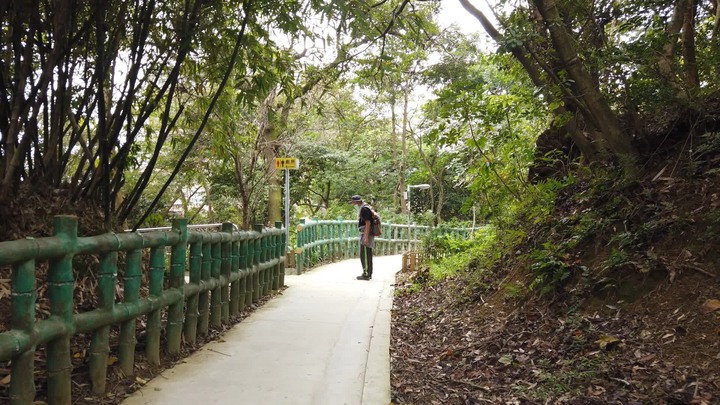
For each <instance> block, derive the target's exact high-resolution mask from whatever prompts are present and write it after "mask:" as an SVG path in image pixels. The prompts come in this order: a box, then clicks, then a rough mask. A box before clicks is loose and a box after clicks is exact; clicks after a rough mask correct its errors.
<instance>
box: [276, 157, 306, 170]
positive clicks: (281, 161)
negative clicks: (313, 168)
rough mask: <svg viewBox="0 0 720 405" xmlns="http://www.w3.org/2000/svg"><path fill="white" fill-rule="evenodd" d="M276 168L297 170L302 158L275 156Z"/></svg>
mask: <svg viewBox="0 0 720 405" xmlns="http://www.w3.org/2000/svg"><path fill="white" fill-rule="evenodd" d="M275 168H276V169H290V170H297V169H299V168H300V160H298V159H297V158H293V157H282V158H275Z"/></svg>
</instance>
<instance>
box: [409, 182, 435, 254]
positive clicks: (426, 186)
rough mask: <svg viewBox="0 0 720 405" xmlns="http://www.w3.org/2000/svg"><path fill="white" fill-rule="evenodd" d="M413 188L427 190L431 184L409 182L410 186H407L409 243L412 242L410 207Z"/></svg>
mask: <svg viewBox="0 0 720 405" xmlns="http://www.w3.org/2000/svg"><path fill="white" fill-rule="evenodd" d="M411 188H417V189H419V190H427V189H429V188H430V185H429V184H415V185H412V186H411V185H410V184H408V186H407V196H406V197H407V203H408V207H407V208H408V210H407V213H408V216H407V226H408V243H410V209H411V208H412V204H410V189H411Z"/></svg>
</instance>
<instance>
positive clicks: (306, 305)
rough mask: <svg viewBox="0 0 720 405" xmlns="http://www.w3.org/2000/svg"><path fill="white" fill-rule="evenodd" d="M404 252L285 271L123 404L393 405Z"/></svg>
mask: <svg viewBox="0 0 720 405" xmlns="http://www.w3.org/2000/svg"><path fill="white" fill-rule="evenodd" d="M401 264H402V259H401V256H385V257H376V258H374V267H375V270H374V274H373V279H372V280H370V281H358V280H356V279H355V277H356V276H357V275H359V274H360V273H361V272H362V271H361V267H360V262H359V260H358V259H354V260H346V261H342V262H339V263H333V264H329V265H325V266H321V267H318V268H316V269H313V270H311V271H309V272H307V273H304V274H302V275H298V276H286V277H285V284H286V285H288V287H289V288H288V289H286V290H285V291H284V292H283V294H282V295H280V296H278V297H275V298H273V299H271V300H270V301H269V302H268V303H266V304H265V305H264V306H263V307H261V308H259V309H258V310H257V311H255V312H254V313H253V314H252V315H251V316H249V317H248V318H246V319H245V320H243V321H242V322H240V323H239V324H237V325H236V326H235V327H234V328H233V329H231V330H229V331H228V332H227V333H225V335H224V336H223V337H222V341H220V342H214V343H210V344H208V345H206V346H205V347H203V348H202V349H201V350H199V351H198V352H196V353H195V354H193V355H192V356H190V357H188V358H187V359H185V361H184V362H183V363H181V364H178V365H177V366H175V367H173V368H172V369H169V370H166V371H165V372H163V373H162V374H161V375H160V376H158V377H156V378H155V379H153V380H152V381H150V382H149V383H148V384H147V385H146V386H145V387H144V388H143V389H142V390H140V391H138V392H136V393H135V394H134V395H133V396H131V397H130V398H128V399H126V400H125V401H124V402H123V405H145V404H153V405H156V404H157V405H163V404H167V405H171V404H172V405H182V404H188V405H190V404H192V405H195V404H203V405H210V404H253V405H255V404H268V405H275V404H278V405H279V404H292V405H343V404H345V405H355V404H361V405H387V404H389V403H390V358H389V347H390V309H391V307H392V290H393V287H392V284H393V283H394V280H395V273H396V272H397V271H399V270H400V267H401Z"/></svg>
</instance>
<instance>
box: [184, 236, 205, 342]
mask: <svg viewBox="0 0 720 405" xmlns="http://www.w3.org/2000/svg"><path fill="white" fill-rule="evenodd" d="M201 277H202V242H201V241H199V240H196V241H193V242H192V243H190V284H193V285H198V284H200V280H201ZM199 302H200V297H199V294H194V295H192V296H190V297H188V300H187V309H186V310H185V326H184V328H183V329H184V335H185V341H186V342H188V343H190V344H191V345H194V344H195V342H197V332H198V307H199Z"/></svg>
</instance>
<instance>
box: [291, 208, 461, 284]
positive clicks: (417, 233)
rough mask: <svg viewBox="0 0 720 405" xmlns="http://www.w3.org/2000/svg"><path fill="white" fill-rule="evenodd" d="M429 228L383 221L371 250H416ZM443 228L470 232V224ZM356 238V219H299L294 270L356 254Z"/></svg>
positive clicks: (393, 252) (358, 246)
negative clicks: (466, 226) (384, 222)
mask: <svg viewBox="0 0 720 405" xmlns="http://www.w3.org/2000/svg"><path fill="white" fill-rule="evenodd" d="M431 230H432V228H431V227H429V226H423V225H409V226H408V225H406V224H392V223H386V224H382V236H380V237H377V238H375V248H374V249H373V254H374V255H388V254H401V253H404V252H407V251H410V250H416V249H417V247H418V244H419V242H420V240H421V238H422V237H423V236H424V235H426V234H427V233H429V232H430V231H431ZM446 231H447V232H452V233H456V234H458V235H463V236H464V237H468V236H469V235H470V234H471V233H472V229H471V228H446ZM359 242H360V234H359V232H358V229H357V220H343V219H338V220H337V221H326V220H323V221H316V220H311V221H305V220H301V223H300V225H298V227H297V239H296V248H295V266H296V270H297V272H298V273H302V272H303V271H305V270H306V269H309V268H311V267H312V266H314V265H316V264H318V263H323V262H331V261H335V260H341V259H347V258H350V257H358V255H359V251H360V243H359Z"/></svg>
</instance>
